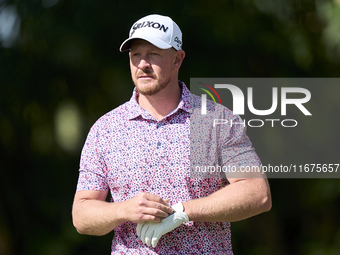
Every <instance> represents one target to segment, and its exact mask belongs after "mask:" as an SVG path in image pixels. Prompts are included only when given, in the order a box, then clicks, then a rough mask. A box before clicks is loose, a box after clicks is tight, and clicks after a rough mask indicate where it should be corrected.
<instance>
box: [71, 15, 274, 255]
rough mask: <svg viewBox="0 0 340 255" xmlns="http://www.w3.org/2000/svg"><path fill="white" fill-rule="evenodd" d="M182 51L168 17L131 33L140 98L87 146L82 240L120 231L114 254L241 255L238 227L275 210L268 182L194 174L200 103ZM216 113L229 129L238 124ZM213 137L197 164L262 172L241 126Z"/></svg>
mask: <svg viewBox="0 0 340 255" xmlns="http://www.w3.org/2000/svg"><path fill="white" fill-rule="evenodd" d="M182 45H183V40H182V33H181V30H180V28H179V27H178V26H177V24H176V23H175V22H174V21H173V20H172V19H171V18H169V17H166V16H161V15H149V16H146V17H143V18H141V19H140V20H138V21H137V22H136V23H134V24H133V25H132V27H131V30H130V33H129V38H128V39H127V40H125V41H124V42H123V44H122V45H121V47H120V51H122V52H123V51H129V58H130V70H131V76H132V80H133V82H134V84H135V89H134V91H133V94H132V97H131V99H130V100H129V101H128V102H126V103H124V104H123V105H121V106H119V107H117V108H116V109H114V110H112V111H110V112H109V113H107V114H105V115H104V116H102V117H101V118H100V119H99V120H98V121H97V122H96V123H95V124H94V125H93V126H92V128H91V130H90V132H89V134H88V137H87V140H86V142H85V144H84V148H83V150H82V154H81V160H80V169H79V180H78V184H77V191H76V194H75V197H74V204H73V211H72V216H73V223H74V226H75V228H76V229H77V231H78V232H79V233H81V234H87V235H97V236H100V235H106V234H108V233H110V232H112V231H113V230H114V237H113V240H112V246H111V254H233V251H232V244H231V229H230V222H232V221H239V220H243V219H246V218H249V217H251V216H254V215H257V214H259V213H262V212H265V211H268V210H269V209H270V208H271V196H270V189H269V186H268V183H267V180H266V178H263V177H261V178H246V177H235V176H234V177H233V176H228V174H227V173H221V174H220V175H219V177H217V176H215V177H212V178H204V177H203V178H202V177H195V176H194V175H193V174H192V171H191V167H190V120H191V114H194V113H195V112H197V111H195V109H194V107H193V106H195V105H196V106H197V105H199V104H200V100H201V99H200V97H198V96H194V95H192V94H191V93H190V91H189V90H188V88H187V86H186V85H185V84H184V82H182V81H179V80H178V73H179V69H180V67H181V64H182V62H183V60H184V57H185V52H184V51H183V50H182ZM214 50H217V51H218V49H214ZM113 86H121V84H113ZM210 106H211V105H208V106H207V108H208V111H210V109H211V108H212V107H215V106H214V105H212V106H211V107H210ZM216 107H218V111H217V110H216V111H217V112H221V113H222V114H223V118H224V119H226V118H230V119H234V120H236V119H238V118H239V117H238V116H235V115H233V114H232V112H231V111H230V110H228V109H227V108H225V107H224V106H221V105H219V106H216ZM216 109H217V108H216ZM238 121H239V122H240V120H239V119H238ZM210 130H212V129H210ZM211 132H213V131H211ZM214 136H215V140H214V141H215V142H214V143H213V144H210V143H212V142H211V141H212V140H211V137H212V134H211V135H210V137H209V135H208V137H207V136H206V135H204V136H203V135H202V137H201V138H200V139H201V141H202V144H204V145H205V146H207V145H209V144H210V145H211V146H210V145H209V146H207V148H208V149H207V150H205V149H204V150H203V151H201V152H200V153H201V154H199V155H196V156H199V158H201V159H209V160H210V161H211V162H212V163H219V164H220V165H222V166H223V165H226V164H231V165H233V166H238V167H239V166H242V165H252V166H254V165H256V166H260V165H261V162H260V160H259V158H258V156H257V154H256V153H255V150H254V148H253V147H252V144H251V142H250V141H249V138H248V137H247V135H246V133H245V130H244V127H243V126H242V125H235V126H233V127H229V128H224V129H223V130H222V129H221V130H220V131H219V132H216V133H214ZM215 145H216V146H215ZM108 192H110V198H111V202H107V201H106V198H107V195H108V194H109V193H108Z"/></svg>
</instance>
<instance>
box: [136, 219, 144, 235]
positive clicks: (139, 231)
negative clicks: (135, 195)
mask: <svg viewBox="0 0 340 255" xmlns="http://www.w3.org/2000/svg"><path fill="white" fill-rule="evenodd" d="M145 223H146V221H143V222H140V223H138V224H137V229H136V232H137V236H139V237H140V236H141V231H142V228H143V226H144V225H145Z"/></svg>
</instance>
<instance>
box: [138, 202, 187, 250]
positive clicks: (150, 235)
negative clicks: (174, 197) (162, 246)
mask: <svg viewBox="0 0 340 255" xmlns="http://www.w3.org/2000/svg"><path fill="white" fill-rule="evenodd" d="M172 208H173V209H174V213H173V214H171V215H170V216H169V217H167V218H165V219H163V220H162V221H161V222H160V223H154V222H141V223H138V225H137V235H138V236H139V237H140V238H141V240H142V242H143V243H144V244H147V245H149V246H151V245H152V247H154V248H155V247H156V245H157V243H158V241H159V239H160V238H161V237H162V236H163V235H164V234H166V233H168V232H170V231H171V230H173V229H175V228H177V227H178V226H179V225H181V224H182V223H183V222H189V218H188V215H187V214H186V213H185V212H183V205H182V203H178V204H175V205H174V206H172Z"/></svg>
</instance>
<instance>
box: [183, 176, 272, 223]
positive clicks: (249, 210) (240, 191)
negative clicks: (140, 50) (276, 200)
mask: <svg viewBox="0 0 340 255" xmlns="http://www.w3.org/2000/svg"><path fill="white" fill-rule="evenodd" d="M183 206H184V212H185V213H187V215H188V216H189V220H190V221H201V222H202V221H203V222H233V221H239V220H243V219H246V218H249V217H252V216H254V215H257V214H259V213H262V212H265V211H268V210H270V208H271V196H270V190H269V186H268V183H267V180H266V179H264V178H258V179H245V180H240V181H237V182H235V183H232V184H230V185H228V186H226V187H224V188H223V189H221V190H218V191H216V192H215V193H213V194H211V195H209V196H207V197H203V198H199V199H194V200H190V201H187V202H185V203H183Z"/></svg>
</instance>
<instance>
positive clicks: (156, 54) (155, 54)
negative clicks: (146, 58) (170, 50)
mask: <svg viewBox="0 0 340 255" xmlns="http://www.w3.org/2000/svg"><path fill="white" fill-rule="evenodd" d="M150 55H153V56H158V55H159V54H158V53H157V52H151V53H150Z"/></svg>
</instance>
